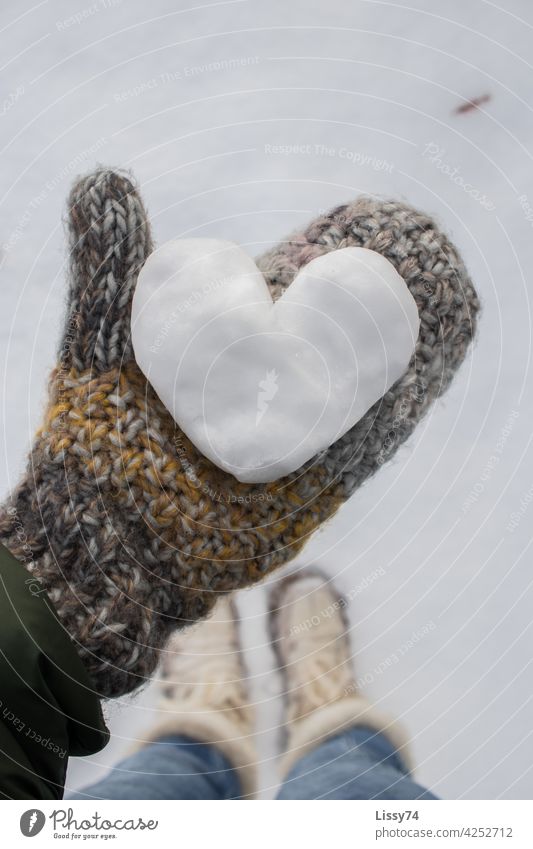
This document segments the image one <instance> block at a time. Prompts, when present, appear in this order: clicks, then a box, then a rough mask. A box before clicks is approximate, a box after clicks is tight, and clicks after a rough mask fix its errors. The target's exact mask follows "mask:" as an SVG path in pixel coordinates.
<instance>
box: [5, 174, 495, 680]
mask: <svg viewBox="0 0 533 849" xmlns="http://www.w3.org/2000/svg"><path fill="white" fill-rule="evenodd" d="M67 214H68V225H69V231H70V242H71V244H70V257H71V262H70V275H69V286H68V301H67V311H66V320H65V330H64V334H63V337H62V340H61V343H60V346H59V355H58V362H57V366H56V368H55V369H54V371H53V372H52V374H51V376H50V381H49V400H48V404H47V408H46V411H45V415H44V422H43V425H42V427H41V428H40V430H39V431H38V433H37V435H36V437H35V440H34V444H33V447H32V450H31V454H30V457H29V462H28V467H27V472H26V475H25V477H24V479H23V480H22V481H21V483H20V484H19V486H18V487H17V489H16V490H15V491H14V492H13V493H12V494H11V496H10V497H9V498H8V499H7V500H6V502H5V504H4V505H3V506H2V508H1V510H0V540H1V541H2V542H3V543H4V545H6V546H7V548H9V549H10V550H11V552H12V553H13V554H14V555H15V557H18V558H19V559H20V560H21V561H22V563H23V564H24V566H25V567H26V569H27V570H28V571H29V572H30V573H31V574H32V575H33V576H34V577H35V578H37V579H38V580H40V582H41V583H42V585H43V587H44V589H45V590H46V592H47V593H48V595H49V597H50V599H51V600H52V602H53V603H54V605H55V607H56V610H57V612H58V614H59V617H60V620H61V622H62V623H63V625H64V627H65V628H66V630H67V631H68V633H69V634H70V636H71V638H72V640H73V641H74V643H75V645H76V648H77V649H78V651H79V653H80V655H81V657H82V659H83V661H84V663H85V665H86V667H87V669H88V671H89V673H90V675H91V678H92V681H93V683H94V687H95V690H96V691H97V692H98V693H99V694H100V695H102V696H104V697H113V696H119V695H121V694H124V693H127V692H129V691H131V690H133V689H135V688H136V687H138V686H140V685H141V684H143V683H144V682H145V680H146V678H147V677H148V676H150V674H151V673H152V672H153V670H154V668H155V666H156V663H157V658H158V651H159V650H160V648H161V647H162V646H163V645H164V643H165V641H166V639H167V638H168V636H169V635H170V633H171V631H172V630H173V629H175V628H176V627H183V626H186V625H187V624H189V623H191V622H195V621H197V620H199V619H201V618H202V617H205V616H206V615H207V613H208V612H209V610H210V609H211V608H212V606H213V605H214V604H215V602H216V600H217V597H218V595H219V594H220V593H228V592H231V591H232V590H235V589H238V588H240V587H246V586H249V585H251V584H253V583H254V582H256V581H258V580H260V579H262V578H263V577H264V576H265V575H267V574H268V573H269V572H271V571H272V570H273V569H275V568H277V567H278V566H281V565H282V564H284V563H286V562H287V561H288V560H290V559H291V558H292V557H294V555H296V554H297V553H298V552H299V551H300V549H301V548H302V546H303V545H304V543H305V542H306V541H307V540H308V539H309V536H310V535H311V534H312V533H313V531H314V530H315V529H316V528H317V527H318V526H319V525H320V523H321V522H323V521H324V520H326V519H327V518H328V517H330V516H331V515H332V514H333V513H334V512H335V511H336V510H337V508H338V507H339V506H340V505H341V504H342V503H343V501H345V500H346V499H347V498H348V497H349V496H350V495H351V494H352V493H353V492H354V490H355V489H357V487H358V486H360V485H361V484H362V483H363V482H364V481H365V480H366V479H367V478H368V477H369V476H370V475H371V474H373V473H374V472H375V471H376V470H377V469H379V467H380V466H381V465H382V464H383V463H384V462H385V461H386V460H387V459H388V458H389V457H390V456H392V454H393V453H394V452H395V451H396V449H397V448H398V447H399V445H401V443H402V442H403V441H404V440H405V439H406V437H408V436H409V434H410V433H411V432H412V431H413V429H414V427H415V426H416V424H417V422H418V421H420V419H421V417H422V416H423V414H424V413H425V412H426V410H427V409H428V407H429V406H430V404H431V403H432V401H433V400H434V399H435V398H436V397H437V396H439V395H440V394H441V393H442V392H443V391H444V390H445V389H446V387H447V386H448V384H449V383H450V380H451V379H452V377H453V374H454V373H455V371H456V370H457V368H458V366H459V365H460V364H461V362H462V361H463V359H464V357H465V353H466V350H467V348H468V345H469V343H470V341H471V339H472V336H473V334H474V330H475V326H476V315H477V312H478V306H479V305H478V299H477V296H476V292H475V290H474V288H473V286H472V283H471V282H470V279H469V277H468V275H467V273H466V271H465V268H464V265H463V263H462V261H461V258H460V257H459V255H458V253H457V251H456V250H455V248H454V247H453V245H452V244H451V243H450V242H449V241H448V239H447V238H446V236H444V235H443V234H442V233H441V232H439V230H438V229H437V228H436V226H435V224H434V223H433V221H432V220H431V219H430V218H428V217H427V216H426V215H423V214H422V213H420V212H417V211H416V210H415V209H411V208H410V207H409V206H406V205H404V204H402V203H397V202H394V201H383V200H375V199H369V198H361V199H358V200H356V201H354V202H353V203H349V204H347V205H346V206H342V207H339V208H337V209H334V210H333V211H332V212H330V213H329V214H327V215H323V216H321V217H319V218H318V219H317V220H315V221H314V222H313V223H312V224H311V225H310V226H309V227H308V228H307V230H305V231H304V232H302V233H298V234H295V235H294V236H292V237H291V238H290V239H289V240H287V241H284V242H282V243H281V244H280V245H279V246H278V247H277V248H275V249H274V250H272V251H270V252H269V253H267V254H266V255H265V256H263V257H262V258H261V259H260V260H259V267H260V268H261V270H262V272H263V274H264V275H265V278H266V280H267V282H268V285H269V287H270V290H271V292H272V296H273V297H274V298H277V297H279V295H280V294H281V293H282V292H283V290H284V289H285V288H286V287H287V286H289V285H290V283H291V281H292V280H293V278H294V277H295V275H296V274H297V272H298V270H299V269H300V268H301V267H302V266H303V265H305V264H306V263H308V262H309V261H310V260H312V259H313V258H314V257H317V256H320V255H321V254H323V253H326V252H328V251H334V250H336V249H338V248H343V247H349V246H361V247H365V248H370V249H372V250H374V251H378V252H379V253H381V254H383V255H384V256H385V257H386V258H387V259H388V260H389V261H390V262H391V263H392V264H393V265H394V267H395V268H396V269H397V271H398V272H399V274H400V275H401V276H402V277H403V279H404V280H405V282H406V284H407V286H408V287H409V289H410V291H411V293H412V295H413V297H414V299H415V301H416V304H417V306H418V310H419V314H420V334H419V338H418V342H417V345H416V350H415V354H414V355H413V358H412V361H411V363H410V365H409V368H408V370H407V371H406V373H405V375H404V376H403V377H402V379H401V380H399V381H398V382H397V383H396V384H395V385H394V386H393V387H392V388H391V389H390V390H389V391H388V392H387V393H386V395H385V396H384V397H383V398H382V399H381V400H380V401H379V402H378V403H377V404H375V405H374V406H373V407H372V408H371V409H370V410H369V411H368V413H367V414H366V415H365V416H364V418H363V419H361V420H360V421H359V422H358V423H357V424H356V425H355V426H354V427H353V428H352V429H351V430H350V431H349V432H348V433H347V434H345V436H343V437H342V438H341V439H340V440H338V441H337V442H336V443H335V444H334V445H332V446H331V447H330V448H329V449H328V450H327V451H325V452H322V453H321V454H320V455H319V456H318V457H315V458H314V459H313V460H312V461H309V462H308V463H306V464H305V466H303V467H302V468H301V469H299V470H298V471H297V472H295V473H293V474H291V475H289V476H287V477H286V478H284V479H283V480H279V481H276V482H274V483H268V484H243V483H239V482H238V481H236V480H235V478H233V477H232V476H231V475H229V474H228V473H226V472H223V471H221V470H220V469H218V468H216V467H215V466H214V465H213V464H212V463H211V462H209V461H208V460H207V459H205V458H204V457H203V456H201V455H200V454H199V453H198V451H197V450H196V449H195V447H194V446H193V445H192V444H191V443H190V441H189V440H188V439H187V437H186V436H185V435H184V434H183V433H182V432H181V431H180V430H179V428H178V426H177V425H176V423H175V422H174V420H173V418H172V417H171V415H170V413H169V412H168V411H167V410H166V408H165V407H164V406H163V404H162V403H161V401H160V400H159V399H158V397H157V395H156V394H155V392H154V391H153V389H152V388H151V386H150V385H149V384H148V383H147V381H146V378H145V377H144V375H143V374H142V373H141V371H140V369H139V368H138V366H137V364H136V362H135V359H134V356H133V351H132V346H131V337H130V311H131V301H132V295H133V291H134V287H135V283H136V280H137V275H138V273H139V270H140V268H141V267H142V265H143V263H144V261H145V260H146V257H147V256H148V255H149V253H150V251H151V250H152V240H151V235H150V227H149V224H148V220H147V216H146V212H145V209H144V207H143V203H142V201H141V198H140V196H139V194H138V192H137V190H136V188H135V187H134V185H133V183H132V181H131V179H130V178H129V177H128V176H126V175H124V174H122V173H117V172H114V171H109V170H98V171H97V172H95V173H93V174H90V175H89V176H88V177H85V178H84V179H81V180H79V181H78V182H77V183H76V184H75V185H74V187H73V190H72V192H71V195H70V198H69V201H68V213H67Z"/></svg>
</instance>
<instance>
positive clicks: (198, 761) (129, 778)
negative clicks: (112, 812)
mask: <svg viewBox="0 0 533 849" xmlns="http://www.w3.org/2000/svg"><path fill="white" fill-rule="evenodd" d="M240 792H241V790H240V783H239V778H238V775H237V773H236V771H235V770H234V769H233V767H232V765H231V763H230V762H229V761H228V760H227V758H226V757H225V756H224V755H223V754H222V752H220V751H219V749H217V748H216V746H211V745H208V744H206V743H199V742H197V741H195V740H191V739H190V738H188V737H184V736H181V735H179V734H176V735H169V736H166V737H162V738H161V739H160V740H157V741H156V742H154V743H150V744H149V745H147V746H144V747H143V748H142V749H139V751H138V752H136V753H135V754H133V755H130V756H129V757H128V758H126V759H125V760H123V761H121V762H120V763H118V764H117V765H116V766H115V767H113V769H112V770H111V772H110V773H109V774H108V775H106V777H105V778H103V779H102V780H101V781H98V782H97V783H96V784H93V785H91V786H90V787H84V788H83V790H78V791H77V792H76V793H72V794H71V795H69V796H68V798H69V799H235V798H238V796H239V795H240Z"/></svg>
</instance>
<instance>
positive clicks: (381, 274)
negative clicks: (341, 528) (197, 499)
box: [132, 239, 419, 483]
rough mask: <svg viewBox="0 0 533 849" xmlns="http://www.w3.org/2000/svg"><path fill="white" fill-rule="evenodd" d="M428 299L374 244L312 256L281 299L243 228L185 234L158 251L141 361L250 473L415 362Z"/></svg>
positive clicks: (313, 448)
mask: <svg viewBox="0 0 533 849" xmlns="http://www.w3.org/2000/svg"><path fill="white" fill-rule="evenodd" d="M418 328H419V317H418V310H417V307H416V304H415V301H414V299H413V297H412V295H411V294H410V292H409V290H408V288H407V286H406V284H405V282H404V280H403V279H402V278H401V277H400V275H399V274H398V273H397V271H396V270H395V268H394V267H393V266H392V265H391V263H390V262H389V261H388V260H387V259H385V257H383V256H381V254H378V253H376V252H375V251H371V250H367V249H365V248H355V247H351V248H343V249H339V250H336V251H331V252H330V253H327V254H324V255H322V256H320V257H317V258H316V259H314V260H312V261H311V262H310V263H308V265H306V266H305V267H303V268H302V269H300V271H299V273H298V274H297V276H296V278H295V279H294V281H293V283H292V284H291V285H290V286H289V288H288V289H287V290H286V291H285V292H284V293H283V295H282V296H281V297H280V298H279V299H278V300H277V301H276V302H275V303H274V302H273V301H272V297H271V295H270V292H269V289H268V286H267V284H266V282H265V279H264V277H263V275H262V274H261V272H260V271H259V269H258V268H257V266H256V265H255V263H254V261H253V260H252V259H251V258H250V257H249V256H248V255H247V254H246V253H244V251H243V250H242V249H241V248H239V247H238V246H237V245H235V244H233V243H231V242H225V241H219V240H215V239H176V240H173V241H170V242H167V243H166V244H164V245H162V246H161V247H160V248H159V249H158V250H157V251H155V252H154V253H153V254H151V256H150V257H149V258H148V260H147V261H146V263H145V265H144V267H143V269H142V271H141V273H140V275H139V279H138V282H137V287H136V291H135V295H134V298H133V305H132V342H133V348H134V351H135V357H136V360H137V363H138V365H139V367H140V368H141V369H142V371H143V372H144V374H145V376H146V377H147V379H148V380H149V382H150V383H151V384H152V386H153V387H154V389H155V391H156V392H157V394H158V395H159V397H160V399H161V401H162V402H163V403H164V404H165V406H166V407H167V409H168V410H169V411H170V413H171V414H172V416H173V417H174V419H175V421H176V422H177V424H178V425H179V427H180V428H181V429H182V430H183V431H184V433H186V434H187V436H188V437H189V439H190V440H191V441H192V442H193V443H194V445H195V446H196V447H197V448H198V450H199V451H201V452H202V454H203V455H204V456H206V457H208V458H209V459H210V460H211V461H212V462H213V463H215V464H216V465H217V466H219V467H220V468H221V469H224V470H226V471H227V472H230V473H231V474H232V475H234V476H235V477H236V478H237V479H238V480H239V481H243V482H248V483H261V482H266V481H273V480H277V479H278V478H281V477H283V476H285V475H287V474H289V473H290V472H293V471H295V470H296V469H299V468H300V466H302V465H303V464H304V463H305V462H306V461H307V460H310V459H311V458H312V457H314V456H315V455H316V454H318V453H320V452H321V451H322V450H324V449H326V448H328V447H329V446H330V445H331V444H332V443H333V442H335V441H336V440H337V439H339V438H340V437H341V436H343V434H344V433H346V431H348V430H349V429H350V428H351V427H352V426H353V425H354V424H355V423H356V422H357V421H358V420H359V419H360V418H361V417H362V416H363V415H364V414H365V413H366V412H367V410H368V409H369V408H370V407H371V406H372V405H373V404H375V402H376V401H378V400H379V398H381V397H382V396H383V395H384V394H385V392H386V391H387V390H388V389H389V388H390V387H391V386H392V385H393V383H395V382H396V381H397V380H398V379H399V378H400V377H401V376H402V374H403V373H404V371H405V370H406V368H407V366H408V364H409V361H410V359H411V356H412V354H413V351H414V348H415V343H416V339H417V336H418Z"/></svg>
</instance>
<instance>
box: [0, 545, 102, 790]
mask: <svg viewBox="0 0 533 849" xmlns="http://www.w3.org/2000/svg"><path fill="white" fill-rule="evenodd" d="M108 739H109V732H108V730H107V728H106V726H105V723H104V719H103V716H102V709H101V706H100V700H99V699H98V697H97V696H96V695H95V694H94V692H93V690H92V688H91V683H90V680H89V677H88V675H87V672H86V670H85V667H84V666H83V663H82V661H81V659H80V657H79V655H78V653H77V651H76V648H75V646H74V644H73V642H72V641H71V639H70V637H69V636H68V634H67V633H66V632H65V630H64V628H63V626H62V625H61V623H60V622H59V620H58V618H57V614H56V613H55V611H54V609H53V607H52V605H51V603H50V601H49V600H48V597H47V596H46V594H45V593H44V591H43V589H42V587H41V585H40V584H39V582H38V581H37V580H36V579H35V578H32V577H31V575H30V574H29V573H28V572H27V571H26V569H25V568H24V567H23V565H22V564H21V563H19V561H18V560H15V558H14V557H13V556H12V555H11V554H10V553H9V551H7V549H6V548H4V547H3V546H2V545H0V798H7V799H60V798H62V796H63V786H64V781H65V773H66V768H67V761H68V757H69V756H70V755H78V756H79V755H91V754H94V752H98V751H100V749H102V748H103V747H104V746H105V745H106V743H107V741H108Z"/></svg>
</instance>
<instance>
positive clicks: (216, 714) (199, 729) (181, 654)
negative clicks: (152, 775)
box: [145, 597, 256, 798]
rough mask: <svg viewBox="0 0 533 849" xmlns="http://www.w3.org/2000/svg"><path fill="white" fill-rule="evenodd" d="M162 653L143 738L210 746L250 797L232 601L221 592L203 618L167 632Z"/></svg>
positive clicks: (252, 777)
mask: <svg viewBox="0 0 533 849" xmlns="http://www.w3.org/2000/svg"><path fill="white" fill-rule="evenodd" d="M162 655H163V659H162V662H161V667H160V672H159V678H160V682H161V700H160V702H159V705H158V707H159V710H160V712H161V718H160V719H159V721H158V722H157V723H156V724H155V725H154V726H152V727H150V729H149V730H148V735H147V738H146V737H145V740H146V741H147V742H150V741H152V740H157V739H159V738H161V737H162V736H164V735H166V734H184V735H186V736H188V737H191V738H192V739H193V740H198V741H201V742H202V743H211V744H213V745H215V746H216V747H217V748H218V749H220V751H222V752H223V753H224V754H225V755H226V757H227V758H228V760H229V761H230V762H231V763H232V765H233V766H234V767H235V769H236V770H237V771H238V773H239V777H240V780H241V787H242V795H243V796H246V797H248V798H250V797H252V796H253V795H254V793H255V792H256V766H255V763H256V752H255V747H254V744H253V733H254V712H253V708H252V706H251V705H250V703H249V700H248V693H247V687H246V683H245V677H246V675H245V670H244V664H243V659H242V654H241V648H240V641H239V634H238V622H237V616H236V610H235V607H234V605H233V603H232V602H231V601H230V600H229V599H228V598H227V597H222V598H221V599H220V600H219V601H218V602H217V604H216V605H215V608H214V612H213V614H212V615H211V616H210V617H209V618H208V619H206V620H205V621H203V622H199V623H198V624H197V625H194V626H192V627H191V628H190V629H189V630H187V631H186V632H184V633H179V634H176V635H175V636H174V637H172V638H171V640H170V641H169V643H168V644H167V646H166V647H165V650H164V651H163V652H162Z"/></svg>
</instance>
